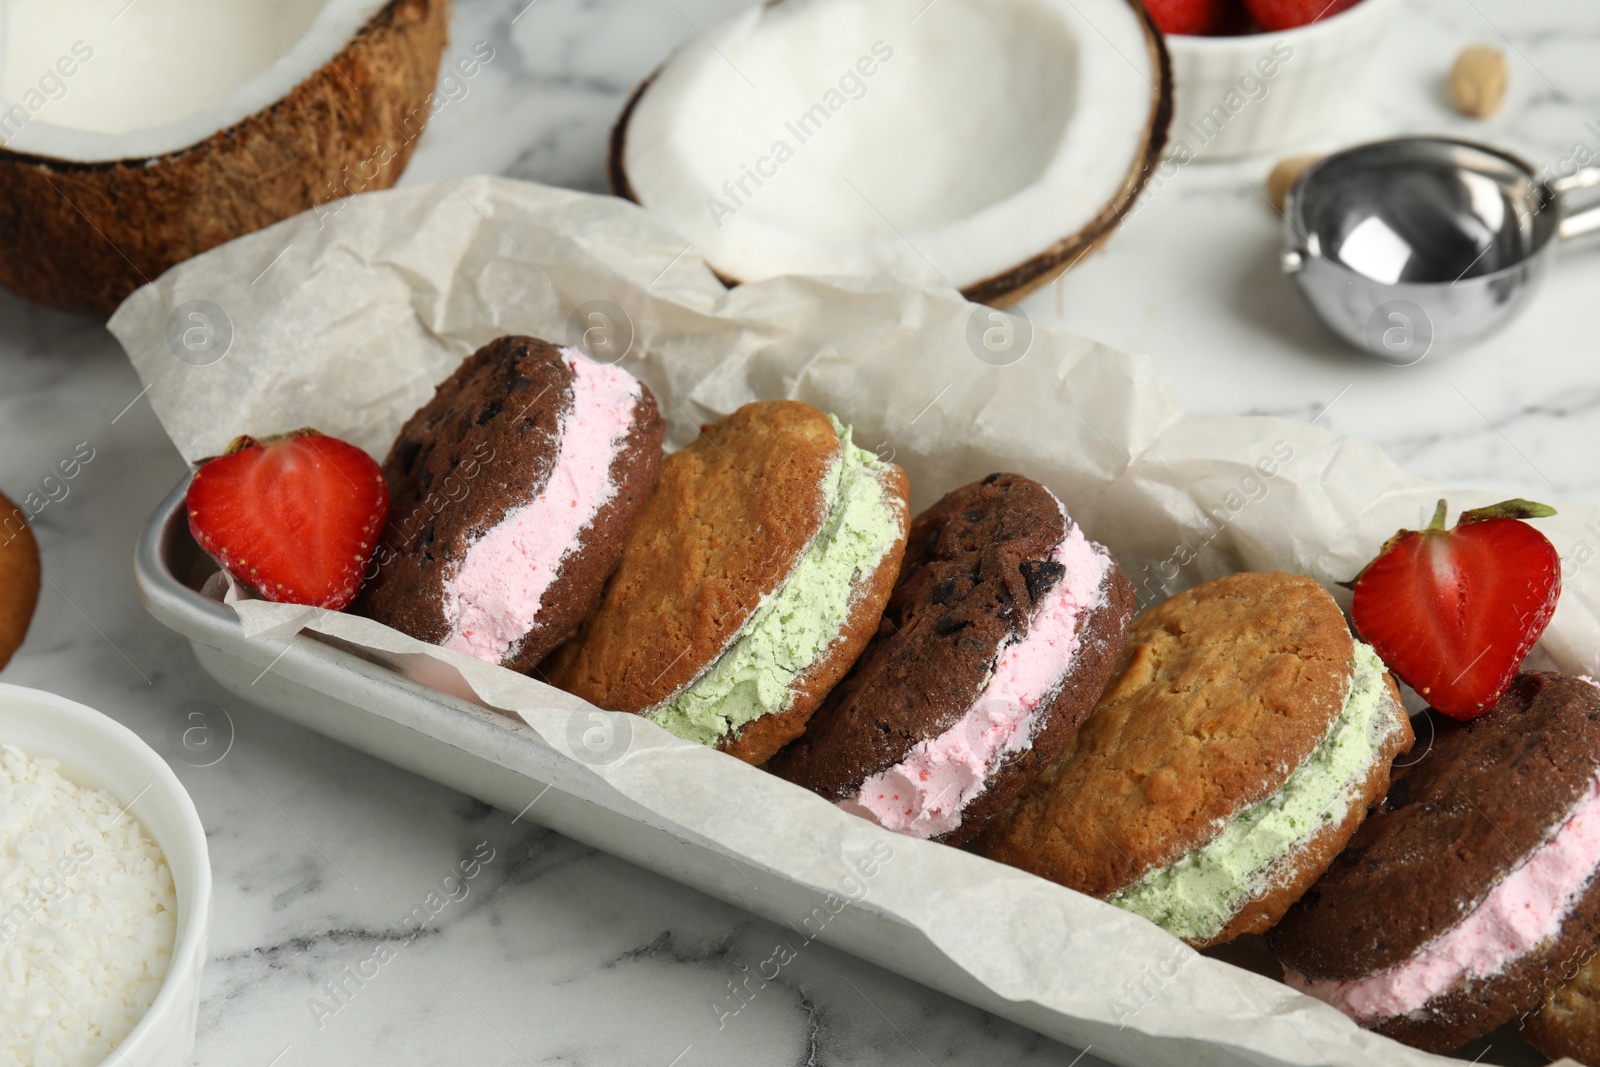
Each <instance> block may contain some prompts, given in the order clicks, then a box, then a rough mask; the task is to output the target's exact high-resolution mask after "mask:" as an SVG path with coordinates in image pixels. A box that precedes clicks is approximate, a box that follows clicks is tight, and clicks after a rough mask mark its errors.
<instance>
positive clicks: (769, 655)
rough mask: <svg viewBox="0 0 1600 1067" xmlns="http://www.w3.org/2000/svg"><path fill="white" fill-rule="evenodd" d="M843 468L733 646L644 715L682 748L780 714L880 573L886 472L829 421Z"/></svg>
mask: <svg viewBox="0 0 1600 1067" xmlns="http://www.w3.org/2000/svg"><path fill="white" fill-rule="evenodd" d="M829 419H831V420H832V422H833V428H834V430H835V431H837V432H838V434H839V444H840V448H841V452H842V459H841V461H840V462H839V463H838V464H836V465H835V466H834V467H833V469H832V470H830V471H829V472H828V475H827V478H826V483H825V485H824V490H825V493H826V496H827V500H828V517H827V518H826V519H825V520H824V521H823V524H822V529H821V530H820V531H819V532H818V533H817V536H816V537H815V538H813V539H812V541H811V544H810V545H808V546H807V547H806V549H805V551H804V552H803V553H801V555H800V560H799V562H798V563H797V564H796V565H795V568H794V571H793V572H792V573H791V574H790V575H789V578H788V580H787V581H785V582H784V583H783V585H782V586H780V587H779V588H778V590H777V592H775V593H772V594H769V595H768V596H767V597H766V598H765V599H764V600H762V602H761V603H760V604H759V605H757V607H756V610H755V611H754V612H752V613H751V615H750V618H749V619H747V620H746V621H745V625H744V627H743V629H741V630H740V631H739V634H738V636H737V637H736V638H735V639H734V641H733V643H732V644H731V645H730V646H729V647H728V648H727V649H726V650H725V651H724V652H723V653H722V655H721V656H720V657H718V658H717V660H716V661H715V662H714V663H712V665H711V666H710V667H709V668H708V669H707V670H706V671H704V672H703V673H702V674H701V675H700V676H699V677H698V678H696V679H695V680H694V681H693V682H691V683H690V684H689V686H688V687H687V688H685V689H683V690H681V691H680V692H679V693H678V694H677V695H676V696H674V697H673V698H672V699H671V700H669V701H667V702H665V703H663V704H660V705H657V706H656V707H655V708H654V709H652V710H651V711H650V712H648V713H647V714H648V715H649V717H650V718H651V719H652V720H654V721H655V722H656V723H658V724H659V725H661V726H662V727H664V728H665V729H667V730H668V731H670V732H671V733H674V734H676V735H677V736H679V737H681V738H684V739H685V740H688V741H698V742H700V743H701V744H703V745H710V744H715V743H716V742H717V741H718V740H719V739H721V738H722V737H724V736H726V735H728V734H729V733H734V732H737V731H738V730H739V729H740V728H742V727H743V726H744V725H745V724H746V723H748V722H750V721H752V720H754V719H758V718H760V717H761V716H763V715H766V714H769V713H771V712H774V711H782V710H784V709H785V708H787V707H788V706H789V702H790V700H791V699H792V695H791V690H790V686H791V685H792V684H793V682H794V680H795V679H796V678H797V677H798V676H799V675H800V673H801V672H802V671H804V670H805V669H806V668H807V667H809V666H811V665H812V664H813V663H815V662H816V661H817V660H819V659H821V658H822V656H823V654H824V653H826V652H827V651H828V648H829V646H831V645H832V644H833V643H834V642H835V641H837V640H838V639H839V630H840V628H841V627H842V626H843V625H844V621H845V618H846V616H847V615H848V614H849V610H850V602H851V600H852V599H853V598H854V596H855V592H856V585H857V583H859V582H860V581H861V580H862V579H863V578H865V577H866V576H867V575H869V574H871V573H872V572H873V571H874V570H876V569H877V567H878V564H879V563H881V562H882V561H883V557H884V556H885V555H887V554H888V552H889V549H890V548H891V547H893V545H894V543H895V541H896V540H897V539H898V538H899V536H900V525H899V522H898V521H897V516H896V514H895V511H894V510H893V509H891V508H890V507H889V502H888V501H887V500H885V499H884V497H885V492H884V487H883V483H882V480H881V479H882V475H883V472H884V470H885V468H886V467H887V464H885V463H884V462H883V461H882V460H880V459H878V457H877V456H874V455H873V454H872V453H871V452H868V451H866V450H864V449H860V448H857V447H855V445H853V444H852V443H851V441H850V430H849V428H848V427H846V426H843V425H841V424H840V422H839V420H838V419H835V418H833V416H831V415H830V416H829Z"/></svg>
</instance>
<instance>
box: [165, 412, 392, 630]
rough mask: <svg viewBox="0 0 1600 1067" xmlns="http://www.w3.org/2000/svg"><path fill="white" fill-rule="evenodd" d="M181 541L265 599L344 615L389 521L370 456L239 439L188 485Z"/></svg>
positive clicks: (309, 444)
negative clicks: (189, 541) (185, 536)
mask: <svg viewBox="0 0 1600 1067" xmlns="http://www.w3.org/2000/svg"><path fill="white" fill-rule="evenodd" d="M188 508H189V532H190V533H191V534H193V535H194V539H195V542H196V543H197V544H198V545H199V546H200V547H201V548H203V549H205V550H206V551H207V552H209V553H211V555H212V557H213V558H214V559H216V561H217V562H218V563H220V564H221V565H222V566H223V567H224V568H225V569H226V570H227V571H228V573H230V574H232V575H233V576H234V577H235V578H237V579H239V580H240V581H241V582H244V583H245V584H246V585H249V586H252V587H253V588H254V589H255V590H256V591H257V592H259V593H260V594H261V595H262V596H264V597H266V598H267V599H268V600H276V601H280V602H282V603H286V604H312V605H315V606H317V607H321V608H332V609H333V610H335V611H339V610H341V609H343V608H344V607H345V606H346V605H348V604H349V603H350V601H351V600H353V599H355V595H356V591H357V590H358V589H360V588H361V572H362V571H363V570H365V569H366V566H367V561H368V560H370V559H371V558H372V552H373V549H374V548H375V547H376V546H377V543H378V535H379V534H380V533H381V532H382V531H383V524H384V523H385V522H387V521H388V518H389V489H388V487H387V486H385V485H384V484H383V472H382V471H380V470H379V469H378V465H377V464H376V463H374V462H373V460H372V457H371V456H369V455H367V454H366V453H365V452H363V451H361V449H359V448H357V447H355V446H354V445H347V444H345V443H344V442H343V441H340V440H337V439H335V438H332V437H324V436H323V435H322V434H320V433H318V432H317V431H316V430H296V431H295V432H294V433H290V434H284V435H283V436H281V437H271V438H268V439H267V440H265V441H257V440H255V439H254V438H251V437H240V438H238V439H237V440H235V441H234V442H233V444H231V445H229V446H228V451H227V452H226V453H224V454H223V455H221V456H219V457H217V458H216V459H208V460H206V461H205V462H204V463H203V464H201V466H200V469H199V470H198V471H196V472H195V475H194V480H193V481H191V482H190V483H189V496H188Z"/></svg>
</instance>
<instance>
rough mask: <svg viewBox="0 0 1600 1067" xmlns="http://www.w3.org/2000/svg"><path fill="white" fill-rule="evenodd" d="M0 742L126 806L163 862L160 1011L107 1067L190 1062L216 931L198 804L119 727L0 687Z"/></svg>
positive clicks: (90, 712)
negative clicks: (169, 916)
mask: <svg viewBox="0 0 1600 1067" xmlns="http://www.w3.org/2000/svg"><path fill="white" fill-rule="evenodd" d="M0 742H3V743H6V744H13V745H16V746H17V747H18V748H20V749H22V750H23V751H24V752H25V753H27V754H28V755H29V756H32V757H35V758H38V757H41V756H44V757H48V758H50V759H53V760H56V761H57V762H59V763H60V764H61V773H62V774H63V775H65V776H66V777H68V778H70V779H72V780H73V781H74V782H76V783H78V784H79V785H83V786H92V787H94V788H96V789H100V790H102V791H104V792H106V793H108V794H110V795H111V796H112V797H114V798H115V799H116V800H118V801H120V802H121V803H124V804H128V803H129V802H130V801H132V803H131V804H130V806H129V808H128V810H129V812H131V813H132V814H133V815H134V816H135V817H136V818H138V820H139V822H140V823H141V824H142V825H143V826H144V829H145V832H146V833H148V834H149V835H150V836H151V837H152V838H154V839H155V842H156V844H157V845H159V846H160V847H161V851H162V852H164V853H165V854H166V857H167V866H168V867H169V868H170V869H171V871H172V882H173V887H174V888H175V889H176V890H177V893H178V924H177V940H176V942H175V943H174V945H173V948H172V964H171V966H170V967H169V968H168V970H167V977H166V980H165V981H164V982H163V983H162V984H161V991H160V992H159V993H158V994H156V999H155V1003H153V1004H152V1005H151V1006H150V1010H149V1011H148V1012H147V1013H146V1014H145V1017H144V1018H143V1019H141V1020H139V1024H138V1025H137V1026H135V1027H134V1028H133V1031H132V1033H130V1034H129V1035H128V1036H127V1038H126V1039H124V1040H123V1042H122V1044H121V1045H119V1046H118V1047H117V1049H116V1050H115V1051H114V1052H113V1053H112V1054H111V1055H110V1056H109V1057H108V1058H107V1059H106V1060H105V1067H113V1065H114V1067H170V1065H172V1064H184V1063H188V1062H189V1061H190V1057H191V1055H192V1054H193V1052H194V1036H195V1024H196V1021H197V1019H198V1016H199V1012H200V972H201V970H202V969H203V968H204V967H205V962H206V934H207V931H208V930H209V928H210V925H211V859H210V854H209V852H208V850H207V848H206V834H205V830H204V828H203V827H202V826H201V825H200V815H199V813H198V812H196V811H195V808H194V801H193V800H191V799H190V798H189V794H188V793H187V792H186V791H185V790H184V788H183V785H182V783H180V782H179V781H178V778H177V776H176V775H174V774H173V773H172V770H171V768H169V767H168V766H167V764H166V762H165V761H164V760H163V759H162V758H161V757H160V756H158V755H156V753H155V752H154V751H153V750H152V749H151V748H150V746H149V745H147V744H145V743H144V742H143V741H141V740H139V737H138V735H136V734H135V733H134V732H133V731H132V730H129V729H128V728H127V727H125V726H123V725H122V724H121V723H119V722H116V721H115V720H113V719H110V718H107V717H106V716H104V715H102V714H100V713H99V712H98V711H95V710H94V709H93V708H88V707H85V706H84V705H82V704H78V703H76V702H74V701H71V700H66V699H64V698H62V697H58V696H56V695H55V694H53V693H46V692H43V691H42V690H38V689H24V688H23V687H21V686H16V685H5V684H0Z"/></svg>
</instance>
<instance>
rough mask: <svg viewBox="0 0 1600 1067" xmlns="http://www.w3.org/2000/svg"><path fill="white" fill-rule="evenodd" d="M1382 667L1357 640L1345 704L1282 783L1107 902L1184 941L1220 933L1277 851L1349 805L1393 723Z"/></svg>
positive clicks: (1266, 878) (1340, 816)
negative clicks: (1198, 843) (1205, 838)
mask: <svg viewBox="0 0 1600 1067" xmlns="http://www.w3.org/2000/svg"><path fill="white" fill-rule="evenodd" d="M1383 675H1384V668H1383V663H1382V662H1381V661H1380V660H1379V659H1378V655H1377V653H1376V652H1374V651H1373V650H1372V649H1371V648H1370V647H1368V646H1367V645H1364V644H1362V643H1361V642H1359V641H1357V642H1356V644H1355V677H1354V679H1353V681H1352V683H1351V686H1350V694H1349V696H1347V697H1346V698H1345V702H1344V707H1343V708H1342V709H1341V710H1340V712H1339V716H1338V718H1336V719H1335V720H1334V722H1333V725H1332V726H1331V727H1329V729H1328V733H1327V735H1326V736H1325V737H1324V738H1323V739H1322V743H1321V744H1320V745H1318V746H1317V748H1316V749H1315V750H1314V751H1313V752H1312V753H1311V755H1310V756H1309V757H1307V759H1306V761H1305V762H1304V763H1302V764H1301V765H1300V766H1299V767H1298V768H1296V769H1295V771H1294V773H1293V774H1291V775H1289V779H1288V781H1286V782H1284V784H1283V788H1282V789H1280V790H1278V792H1277V793H1275V794H1273V795H1272V796H1270V797H1268V798H1267V799H1266V800H1263V801H1261V802H1260V803H1259V804H1256V805H1255V806H1254V807H1251V808H1247V809H1246V810H1245V811H1243V812H1241V813H1240V814H1238V815H1236V816H1234V818H1233V819H1232V821H1230V822H1229V823H1228V824H1227V825H1226V826H1225V827H1224V828H1223V830H1222V832H1221V833H1219V834H1218V835H1217V836H1216V837H1215V838H1213V839H1212V840H1211V841H1210V842H1209V843H1208V844H1205V845H1203V846H1201V847H1200V848H1197V849H1195V850H1194V851H1192V852H1190V853H1189V854H1188V855H1186V856H1183V857H1181V858H1180V859H1178V860H1177V861H1175V862H1173V863H1171V864H1168V865H1167V866H1165V867H1162V868H1159V869H1157V870H1155V871H1152V872H1150V873H1149V874H1147V875H1145V877H1144V878H1143V879H1141V880H1140V881H1138V882H1136V883H1135V884H1133V885H1131V886H1129V887H1128V888H1127V889H1124V890H1122V891H1121V892H1120V893H1117V894H1115V895H1113V896H1112V897H1111V898H1110V899H1111V903H1113V904H1115V905H1117V906H1118V907H1121V908H1126V909H1127V910H1128V911H1131V912H1133V913H1134V914H1135V915H1142V916H1144V917H1145V918H1146V919H1149V920H1150V921H1151V922H1153V923H1155V924H1156V925H1157V926H1160V927H1162V928H1163V929H1165V930H1166V931H1167V932H1168V933H1170V934H1172V935H1173V936H1175V937H1181V938H1183V939H1185V940H1188V941H1208V940H1210V939H1211V938H1213V937H1215V936H1217V934H1219V933H1221V932H1222V930H1223V928H1224V927H1225V926H1227V925H1228V923H1229V922H1230V921H1231V920H1232V919H1233V917H1234V916H1235V915H1237V914H1238V913H1239V910H1240V909H1241V908H1242V907H1243V906H1244V905H1245V904H1246V903H1247V902H1248V901H1250V900H1252V899H1254V898H1255V897H1256V896H1258V895H1259V894H1260V893H1261V892H1262V890H1264V889H1265V888H1266V887H1267V885H1268V883H1269V882H1270V881H1271V879H1272V877H1273V874H1274V866H1275V864H1276V863H1277V862H1278V860H1279V859H1281V858H1282V857H1283V856H1284V855H1285V854H1287V853H1288V852H1289V851H1290V850H1292V849H1293V848H1294V847H1295V846H1297V845H1299V844H1300V843H1302V842H1304V841H1306V840H1308V839H1309V838H1310V837H1311V836H1312V835H1313V834H1315V833H1316V832H1317V831H1319V830H1321V829H1322V828H1323V827H1324V826H1326V825H1328V824H1329V823H1334V822H1342V821H1343V820H1344V818H1345V816H1346V815H1347V814H1348V813H1349V810H1350V804H1351V802H1352V801H1353V800H1355V798H1356V797H1357V796H1358V794H1359V790H1360V788H1361V785H1362V783H1363V782H1365V781H1366V778H1367V774H1368V772H1369V771H1370V769H1371V767H1372V761H1373V760H1374V759H1375V758H1376V756H1377V753H1378V752H1379V751H1380V749H1381V747H1382V745H1383V743H1384V739H1385V738H1386V737H1388V735H1389V733H1390V731H1391V730H1393V728H1394V726H1395V712H1394V711H1393V710H1392V709H1391V707H1390V706H1389V701H1387V700H1385V699H1384V697H1385V691H1386V689H1387V687H1386V686H1385V685H1384V682H1383Z"/></svg>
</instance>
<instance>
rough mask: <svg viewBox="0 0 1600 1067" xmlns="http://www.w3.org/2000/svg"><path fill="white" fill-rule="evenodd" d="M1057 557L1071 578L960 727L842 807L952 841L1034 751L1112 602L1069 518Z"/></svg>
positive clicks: (1048, 599) (1103, 563) (874, 779)
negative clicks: (1091, 615)
mask: <svg viewBox="0 0 1600 1067" xmlns="http://www.w3.org/2000/svg"><path fill="white" fill-rule="evenodd" d="M1063 515H1065V512H1063ZM1051 558H1052V559H1053V560H1054V561H1055V562H1057V563H1059V564H1061V565H1062V566H1063V567H1065V568H1066V573H1065V574H1063V575H1062V576H1061V578H1060V580H1059V581H1057V582H1056V584H1055V585H1054V586H1052V587H1051V588H1050V590H1049V591H1048V592H1047V593H1045V595H1044V596H1043V597H1042V598H1041V600H1040V602H1039V604H1038V606H1037V608H1036V610H1035V611H1034V614H1033V619H1032V621H1031V622H1030V623H1029V625H1028V632H1027V634H1026V635H1024V636H1023V637H1022V638H1021V639H1020V640H1019V639H1015V638H1014V637H1013V638H1011V639H1008V640H1007V641H1006V642H1005V643H1003V644H1002V645H1001V646H1000V650H999V652H998V654H997V655H996V658H995V663H994V669H993V672H992V673H991V675H990V677H989V681H988V682H987V684H985V686H984V688H983V691H982V692H981V693H979V694H978V698H977V699H976V700H974V701H973V702H972V704H971V705H970V706H969V707H968V708H967V710H966V711H965V712H964V713H963V714H962V716H961V718H960V719H959V720H957V722H956V723H955V725H953V726H951V727H950V728H949V729H948V730H946V731H944V732H943V733H941V734H939V735H938V736H936V737H931V738H928V739H927V740H925V741H919V742H918V743H917V745H916V746H915V747H914V748H912V750H911V751H910V752H909V753H907V754H906V757H905V758H904V759H903V760H901V761H900V762H899V763H898V764H896V765H895V766H893V767H891V768H889V769H888V770H886V771H883V772H881V773H879V774H875V775H872V776H871V777H870V778H868V779H867V780H866V781H864V782H863V783H862V784H861V791H860V792H859V793H858V794H857V795H856V796H855V797H854V798H853V799H850V800H842V801H840V802H839V806H840V807H841V808H843V809H844V810H846V811H848V812H851V813H852V814H855V815H860V816H862V817H864V818H868V819H871V820H873V821H874V822H876V823H878V824H879V825H881V826H883V827H885V828H887V829H890V830H894V831H896V832H898V833H902V834H907V835H909V836H912V837H933V836H934V835H936V834H946V833H949V832H950V831H952V830H954V829H956V828H957V827H958V826H960V825H961V816H962V812H963V811H964V810H965V809H966V807H967V805H968V804H970V803H972V801H973V800H974V799H975V798H977V797H978V796H979V795H981V794H982V793H983V791H984V790H985V789H986V788H987V787H988V781H989V777H990V775H991V774H993V773H994V771H995V769H996V767H998V765H999V764H1000V761H1001V760H1002V759H1004V758H1005V757H1006V756H1007V755H1008V754H1010V753H1013V752H1020V751H1024V750H1026V749H1028V748H1029V747H1031V746H1032V744H1033V737H1034V732H1035V728H1036V727H1037V725H1038V719H1039V711H1040V709H1041V708H1042V707H1044V706H1046V705H1047V704H1048V703H1049V702H1050V700H1051V699H1052V698H1053V697H1054V696H1055V695H1056V694H1057V693H1058V692H1059V691H1060V689H1061V684H1062V681H1063V679H1065V678H1066V675H1067V671H1068V670H1069V669H1070V668H1071V666H1072V662H1073V659H1074V657H1075V656H1076V655H1077V653H1078V649H1079V647H1080V644H1081V643H1080V641H1079V640H1078V624H1079V622H1080V621H1081V620H1082V619H1083V617H1084V615H1085V614H1086V613H1087V612H1088V611H1089V610H1090V609H1091V608H1093V607H1095V606H1096V605H1098V604H1101V603H1103V602H1104V600H1105V591H1104V588H1105V580H1106V575H1107V572H1108V571H1109V569H1110V560H1109V558H1108V557H1107V556H1106V555H1105V554H1104V553H1103V552H1102V551H1100V550H1099V549H1097V548H1096V546H1095V545H1093V544H1091V543H1090V542H1089V540H1088V539H1087V538H1085V537H1084V536H1083V531H1082V530H1081V529H1079V528H1078V527H1077V526H1076V525H1075V524H1073V523H1072V522H1071V520H1068V533H1067V536H1066V538H1065V539H1064V540H1063V541H1062V542H1061V544H1060V545H1058V546H1057V547H1056V551H1055V554H1054V555H1053V556H1052V557H1051Z"/></svg>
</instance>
